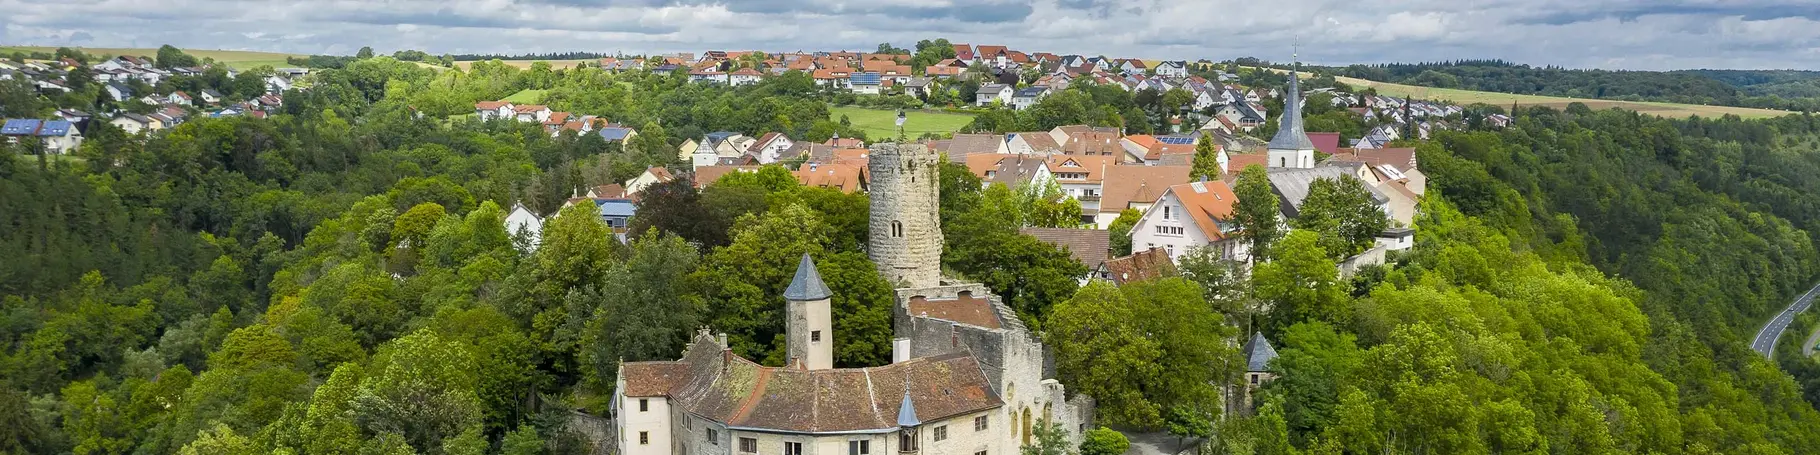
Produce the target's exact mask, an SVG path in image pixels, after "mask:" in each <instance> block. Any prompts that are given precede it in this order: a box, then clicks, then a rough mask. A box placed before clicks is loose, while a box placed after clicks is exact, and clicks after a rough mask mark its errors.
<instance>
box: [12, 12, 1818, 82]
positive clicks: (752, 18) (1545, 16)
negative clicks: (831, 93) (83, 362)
mask: <svg viewBox="0 0 1820 455" xmlns="http://www.w3.org/2000/svg"><path fill="white" fill-rule="evenodd" d="M29 5H30V4H28V3H26V1H25V0H0V10H5V11H9V14H8V15H7V16H6V17H4V18H0V43H4V44H34V45H65V44H80V45H84V46H95V47H157V46H158V45H160V44H172V45H176V46H179V47H186V48H203V49H209V48H214V49H257V50H269V51H279V52H295V53H337V54H348V53H352V52H353V50H354V49H359V48H360V47H362V46H372V47H374V48H375V49H376V50H379V51H380V52H382V53H383V52H391V51H394V50H398V49H419V50H424V51H427V52H431V53H438V54H440V53H524V52H555V51H576V50H581V51H596V52H620V51H623V52H632V53H644V52H676V51H687V52H701V51H704V50H710V49H728V50H734V49H759V50H772V51H796V50H869V49H872V48H873V47H875V46H877V44H878V43H880V42H890V43H894V44H896V45H898V46H900V47H910V46H911V45H912V44H913V43H915V42H916V41H917V40H920V39H931V38H938V37H945V38H948V39H949V40H950V41H953V42H957V43H975V44H1002V45H1008V46H1011V47H1012V48H1013V49H1019V50H1024V51H1029V52H1054V53H1062V54H1089V55H1108V56H1118V57H1139V58H1157V59H1161V58H1167V59H1200V58H1206V59H1211V60H1224V59H1229V58H1235V57H1246V56H1255V57H1259V58H1264V59H1268V60H1278V61H1281V60H1288V59H1290V58H1291V55H1292V54H1294V53H1296V51H1295V50H1294V49H1293V46H1294V44H1295V43H1300V52H1299V54H1300V56H1301V58H1302V59H1303V60H1306V61H1310V62H1313V63H1319V64H1348V63H1378V62H1409V61H1436V60H1452V59H1469V58H1471V59H1480V58H1497V59H1504V60H1509V61H1515V62H1521V63H1529V64H1536V65H1559V66H1568V67H1598V68H1614V69H1619V68H1622V69H1673V68H1693V67H1733V68H1798V69H1820V8H1816V7H1814V6H1813V5H1812V0H1607V1H1599V2H1587V1H1584V0H1477V1H1472V2H1460V1H1457V0H1375V1H1371V2H1356V1H1352V0H1274V1H1265V2H1259V1H1253V0H1197V1H1181V0H863V1H862V0H475V1H460V2H451V1H447V0H313V1H306V0H262V1H245V0H165V1H159V2H147V1H143V0H67V1H64V2H59V4H58V7H57V8H32V7H28V6H29Z"/></svg>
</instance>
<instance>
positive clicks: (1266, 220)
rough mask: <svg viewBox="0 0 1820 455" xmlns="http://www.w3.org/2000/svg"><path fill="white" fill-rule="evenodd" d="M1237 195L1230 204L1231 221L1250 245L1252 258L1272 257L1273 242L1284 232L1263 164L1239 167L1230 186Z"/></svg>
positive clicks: (1265, 258) (1275, 199) (1233, 193)
mask: <svg viewBox="0 0 1820 455" xmlns="http://www.w3.org/2000/svg"><path fill="white" fill-rule="evenodd" d="M1232 195H1233V196H1236V197H1238V198H1239V200H1238V202H1234V203H1233V204H1232V221H1233V222H1234V223H1237V224H1238V226H1239V238H1242V239H1245V242H1246V244H1248V245H1250V247H1251V257H1252V258H1253V260H1268V259H1269V258H1271V257H1274V256H1273V254H1274V249H1273V247H1274V244H1275V243H1276V241H1277V239H1278V238H1281V237H1282V236H1283V228H1282V224H1281V222H1280V221H1279V217H1278V215H1277V214H1278V213H1281V212H1280V211H1279V209H1278V207H1277V197H1276V191H1275V190H1272V189H1271V188H1270V176H1269V174H1267V173H1266V172H1265V170H1264V167H1263V166H1250V167H1246V168H1245V169H1243V170H1240V171H1239V178H1238V180H1237V181H1236V182H1235V183H1234V184H1233V186H1232Z"/></svg>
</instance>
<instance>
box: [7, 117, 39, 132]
mask: <svg viewBox="0 0 1820 455" xmlns="http://www.w3.org/2000/svg"><path fill="white" fill-rule="evenodd" d="M42 123H43V121H42V120H34V119H13V120H7V121H6V125H5V126H0V134H4V135H7V136H25V135H30V134H32V133H35V132H37V131H38V125H40V124H42Z"/></svg>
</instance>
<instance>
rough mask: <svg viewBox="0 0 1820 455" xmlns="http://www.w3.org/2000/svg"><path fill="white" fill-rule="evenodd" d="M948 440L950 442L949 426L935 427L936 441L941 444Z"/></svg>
mask: <svg viewBox="0 0 1820 455" xmlns="http://www.w3.org/2000/svg"><path fill="white" fill-rule="evenodd" d="M946 440H948V426H947V425H942V426H939V427H935V441H936V442H941V441H946Z"/></svg>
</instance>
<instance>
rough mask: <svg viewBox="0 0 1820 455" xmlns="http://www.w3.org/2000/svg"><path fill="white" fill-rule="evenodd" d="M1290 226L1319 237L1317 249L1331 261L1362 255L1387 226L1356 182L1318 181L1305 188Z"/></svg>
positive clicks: (1339, 179)
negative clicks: (1301, 200)
mask: <svg viewBox="0 0 1820 455" xmlns="http://www.w3.org/2000/svg"><path fill="white" fill-rule="evenodd" d="M1290 224H1291V225H1294V226H1295V228H1296V229H1305V230H1309V231H1314V232H1316V233H1318V234H1320V242H1319V243H1320V245H1321V247H1322V248H1323V249H1325V250H1327V253H1328V255H1329V256H1331V257H1333V258H1334V259H1343V258H1346V257H1350V256H1352V255H1354V254H1359V253H1361V252H1364V251H1365V250H1366V249H1368V248H1370V247H1371V245H1372V243H1373V242H1374V241H1376V238H1377V235H1378V233H1380V232H1383V231H1384V228H1386V227H1388V226H1389V224H1390V220H1389V218H1386V217H1385V215H1384V212H1383V211H1381V210H1378V207H1377V204H1376V203H1375V201H1373V200H1372V196H1371V193H1370V191H1369V190H1367V189H1365V184H1364V183H1362V182H1360V181H1359V179H1355V178H1346V177H1341V178H1320V179H1315V181H1314V182H1313V183H1311V184H1309V186H1308V198H1307V199H1305V200H1304V201H1303V202H1302V207H1301V210H1300V213H1299V214H1298V215H1297V216H1296V218H1295V219H1294V220H1290Z"/></svg>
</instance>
